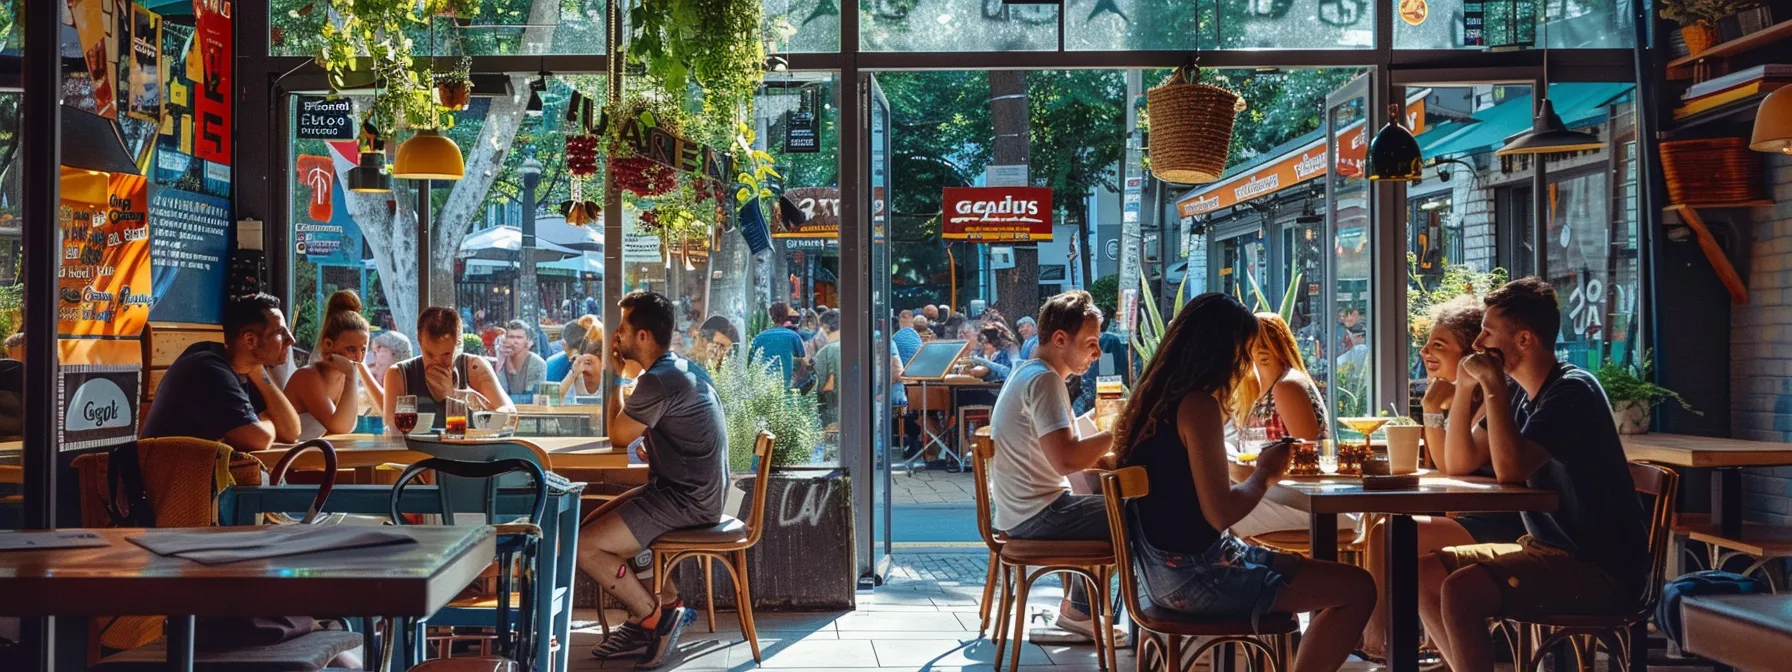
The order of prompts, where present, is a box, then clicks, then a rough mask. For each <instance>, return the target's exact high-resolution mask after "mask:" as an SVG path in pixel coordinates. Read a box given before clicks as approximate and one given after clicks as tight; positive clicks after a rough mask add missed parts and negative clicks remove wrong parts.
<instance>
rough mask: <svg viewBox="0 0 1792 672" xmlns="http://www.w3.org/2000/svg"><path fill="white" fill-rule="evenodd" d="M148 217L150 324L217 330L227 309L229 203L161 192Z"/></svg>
mask: <svg viewBox="0 0 1792 672" xmlns="http://www.w3.org/2000/svg"><path fill="white" fill-rule="evenodd" d="M149 217H150V219H151V220H152V221H154V222H155V227H154V230H153V232H152V234H153V235H152V236H151V240H150V259H151V260H152V261H153V262H154V267H153V268H154V270H153V276H154V277H153V278H152V279H151V282H152V286H153V287H154V288H155V304H154V305H153V306H152V307H151V308H150V311H149V316H150V319H153V320H156V321H157V322H198V323H201V324H217V323H218V320H219V316H220V315H221V314H222V312H223V308H224V305H223V304H224V272H225V270H226V268H225V267H226V263H225V262H226V261H227V260H226V257H227V256H228V255H229V250H230V227H231V225H230V201H227V200H225V199H222V198H217V197H214V196H207V195H205V194H196V193H193V192H190V191H183V190H180V189H170V188H166V187H159V188H157V189H156V190H155V191H154V192H153V193H152V194H150V199H149Z"/></svg>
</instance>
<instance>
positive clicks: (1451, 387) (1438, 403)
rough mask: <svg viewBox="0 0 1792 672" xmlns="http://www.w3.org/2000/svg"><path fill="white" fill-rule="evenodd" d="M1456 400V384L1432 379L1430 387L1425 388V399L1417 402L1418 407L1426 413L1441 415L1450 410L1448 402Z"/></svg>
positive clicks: (1440, 379)
mask: <svg viewBox="0 0 1792 672" xmlns="http://www.w3.org/2000/svg"><path fill="white" fill-rule="evenodd" d="M1455 398H1456V383H1453V382H1450V381H1448V380H1444V379H1442V378H1432V379H1431V385H1429V386H1427V387H1426V388H1425V398H1424V399H1421V400H1419V406H1420V407H1422V408H1424V409H1425V412H1426V413H1442V412H1444V411H1447V410H1450V402H1451V401H1452V400H1454V399H1455Z"/></svg>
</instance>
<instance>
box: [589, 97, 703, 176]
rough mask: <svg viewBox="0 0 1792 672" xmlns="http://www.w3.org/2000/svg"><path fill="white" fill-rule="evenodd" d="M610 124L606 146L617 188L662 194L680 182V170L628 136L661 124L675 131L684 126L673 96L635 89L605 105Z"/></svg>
mask: <svg viewBox="0 0 1792 672" xmlns="http://www.w3.org/2000/svg"><path fill="white" fill-rule="evenodd" d="M604 114H605V115H606V116H607V117H608V119H609V127H608V128H605V129H603V138H602V143H601V144H602V148H603V150H604V154H605V155H606V156H608V157H610V179H612V180H615V181H616V186H617V188H619V189H621V190H623V191H625V192H629V193H632V194H634V195H636V196H641V197H645V198H651V197H654V196H660V195H663V194H665V193H667V192H668V191H670V190H671V189H672V188H673V187H675V186H677V172H676V171H674V170H673V169H672V168H671V167H669V166H666V165H663V164H660V163H658V162H656V161H653V160H652V159H649V158H647V157H645V156H641V155H640V154H638V153H637V152H636V151H635V149H634V147H633V146H632V145H630V144H629V143H628V142H627V141H626V140H625V139H624V137H625V136H626V135H628V134H643V135H644V134H645V133H646V129H649V128H659V129H661V130H664V131H666V132H668V133H671V134H673V135H679V134H680V132H681V131H682V130H683V129H684V125H685V124H684V119H683V112H682V111H681V110H680V109H679V108H678V105H677V104H676V103H674V102H673V101H672V100H671V99H670V97H669V96H666V95H665V94H663V93H657V92H653V91H645V92H638V93H637V92H631V93H629V94H627V95H625V96H624V97H623V99H622V100H621V101H617V102H615V103H612V104H610V105H607V106H605V108H604Z"/></svg>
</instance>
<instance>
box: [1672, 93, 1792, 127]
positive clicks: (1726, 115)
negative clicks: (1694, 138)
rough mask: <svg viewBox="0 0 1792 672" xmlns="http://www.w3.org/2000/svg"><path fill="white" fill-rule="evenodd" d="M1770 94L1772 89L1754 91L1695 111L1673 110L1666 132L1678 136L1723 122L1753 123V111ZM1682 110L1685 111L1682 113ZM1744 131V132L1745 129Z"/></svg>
mask: <svg viewBox="0 0 1792 672" xmlns="http://www.w3.org/2000/svg"><path fill="white" fill-rule="evenodd" d="M1771 92H1772V89H1768V90H1766V91H1755V92H1751V93H1749V94H1746V95H1744V96H1742V97H1740V98H1734V99H1730V100H1726V101H1723V102H1721V103H1719V104H1717V105H1713V106H1709V107H1701V108H1699V109H1696V110H1690V109H1688V107H1684V106H1683V107H1679V108H1675V109H1674V115H1673V125H1672V126H1670V127H1669V128H1668V131H1669V132H1670V133H1673V134H1674V135H1676V136H1678V135H1679V134H1680V132H1682V131H1686V130H1689V129H1693V128H1697V127H1701V126H1710V125H1712V124H1717V123H1723V122H1742V121H1753V120H1754V118H1755V109H1756V108H1759V107H1760V106H1761V99H1762V98H1766V97H1767V94H1768V93H1771ZM1682 110H1686V111H1685V112H1682ZM1744 130H1745V132H1746V129H1744Z"/></svg>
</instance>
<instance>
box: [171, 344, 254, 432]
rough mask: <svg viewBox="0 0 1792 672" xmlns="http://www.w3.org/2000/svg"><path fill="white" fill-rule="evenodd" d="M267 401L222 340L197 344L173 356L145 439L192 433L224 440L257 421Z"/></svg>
mask: <svg viewBox="0 0 1792 672" xmlns="http://www.w3.org/2000/svg"><path fill="white" fill-rule="evenodd" d="M267 408H268V405H267V402H265V401H263V400H262V398H261V393H260V392H258V391H256V389H255V385H253V384H251V383H250V382H249V381H247V380H244V379H243V377H242V376H238V375H237V373H236V370H235V369H232V368H230V359H229V358H228V357H227V355H226V354H225V350H224V344H222V343H194V344H193V345H192V346H190V347H188V348H187V351H186V352H183V353H181V354H180V358H179V359H176V360H174V364H172V365H170V366H169V367H168V372H167V373H166V374H163V375H162V383H161V384H160V385H157V386H156V398H155V401H154V402H152V403H151V404H150V405H149V417H148V418H147V419H145V420H144V422H143V438H145V439H154V438H158V437H163V436H192V437H197V438H201V439H206V440H208V441H222V440H223V439H224V435H225V434H228V433H230V430H233V429H236V428H238V427H241V426H243V425H247V424H250V423H253V422H256V421H258V420H259V419H260V418H259V416H260V415H261V412H262V411H265V410H267Z"/></svg>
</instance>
